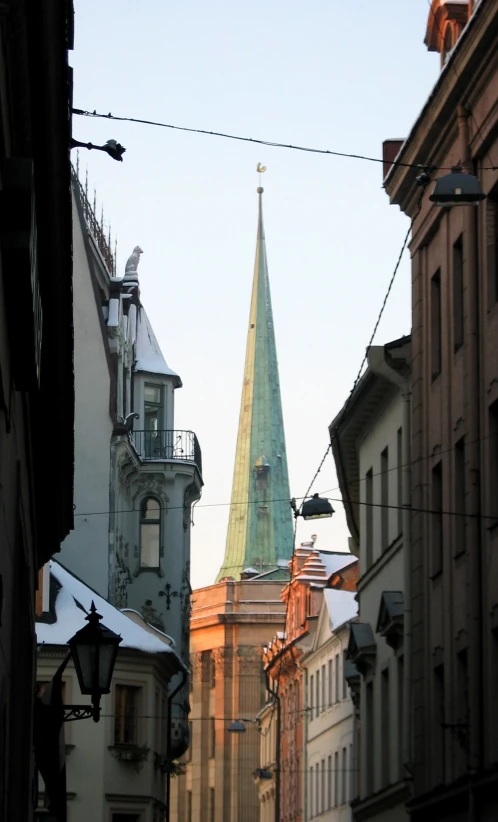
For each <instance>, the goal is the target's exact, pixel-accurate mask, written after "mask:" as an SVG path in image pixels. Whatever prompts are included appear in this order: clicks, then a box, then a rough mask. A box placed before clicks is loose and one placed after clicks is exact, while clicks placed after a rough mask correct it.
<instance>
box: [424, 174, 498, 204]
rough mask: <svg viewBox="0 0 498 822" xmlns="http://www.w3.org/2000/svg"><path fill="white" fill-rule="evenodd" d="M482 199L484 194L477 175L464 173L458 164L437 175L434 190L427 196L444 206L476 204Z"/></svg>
mask: <svg viewBox="0 0 498 822" xmlns="http://www.w3.org/2000/svg"><path fill="white" fill-rule="evenodd" d="M484 199H486V195H485V194H484V192H483V190H482V188H481V184H480V182H479V180H478V179H477V177H474V175H473V174H466V173H465V172H463V171H462V169H461V168H460V167H459V166H454V167H453V168H452V169H451V173H450V174H445V175H444V176H443V177H438V178H437V179H436V181H435V186H434V191H433V192H432V194H431V195H430V196H429V200H432V202H433V203H435V204H436V205H438V206H442V207H444V208H451V206H469V205H475V206H476V205H479V203H480V202H481V200H484Z"/></svg>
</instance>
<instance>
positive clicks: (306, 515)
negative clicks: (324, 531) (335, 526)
mask: <svg viewBox="0 0 498 822" xmlns="http://www.w3.org/2000/svg"><path fill="white" fill-rule="evenodd" d="M290 504H291V508H292V510H293V511H294V516H295V518H296V519H297V518H298V517H302V518H303V519H305V520H309V519H327V518H328V517H331V516H332V514H333V513H334V509H333V508H332V506H331V504H330V502H329V501H328V499H324V498H323V497H319V496H318V494H313V496H312V497H311V498H310V499H307V500H305V502H303V504H302V505H301V507H300V508H298V507H297V504H296V500H295V498H294V497H293V498H292V499H291V502H290Z"/></svg>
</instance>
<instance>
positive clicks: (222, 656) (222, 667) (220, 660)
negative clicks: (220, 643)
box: [211, 648, 233, 679]
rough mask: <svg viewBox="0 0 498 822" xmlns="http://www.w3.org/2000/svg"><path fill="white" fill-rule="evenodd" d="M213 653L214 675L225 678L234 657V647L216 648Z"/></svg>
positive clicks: (217, 677) (216, 677)
mask: <svg viewBox="0 0 498 822" xmlns="http://www.w3.org/2000/svg"><path fill="white" fill-rule="evenodd" d="M211 655H212V657H213V660H214V677H215V679H223V677H224V676H226V673H227V671H226V669H227V668H228V666H229V665H230V664H231V662H232V659H233V648H215V649H214V650H213V651H211Z"/></svg>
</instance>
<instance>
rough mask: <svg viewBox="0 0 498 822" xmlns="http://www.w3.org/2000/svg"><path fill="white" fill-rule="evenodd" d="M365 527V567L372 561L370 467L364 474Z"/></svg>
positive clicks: (371, 480) (371, 488)
mask: <svg viewBox="0 0 498 822" xmlns="http://www.w3.org/2000/svg"><path fill="white" fill-rule="evenodd" d="M365 502H366V511H365V519H366V522H365V528H366V569H367V570H368V568H370V566H371V564H372V562H373V471H372V469H371V468H370V470H369V471H367V473H366V476H365Z"/></svg>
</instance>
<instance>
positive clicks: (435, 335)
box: [431, 269, 442, 380]
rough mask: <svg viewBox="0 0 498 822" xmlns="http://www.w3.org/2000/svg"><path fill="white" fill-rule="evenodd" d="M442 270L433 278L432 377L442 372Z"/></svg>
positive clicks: (434, 377)
mask: <svg viewBox="0 0 498 822" xmlns="http://www.w3.org/2000/svg"><path fill="white" fill-rule="evenodd" d="M441 342H442V341H441V271H440V270H439V269H438V270H437V271H436V273H435V274H434V276H433V278H432V280H431V372H432V379H433V380H435V379H436V377H438V376H439V374H440V373H441V354H442V351H441Z"/></svg>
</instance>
